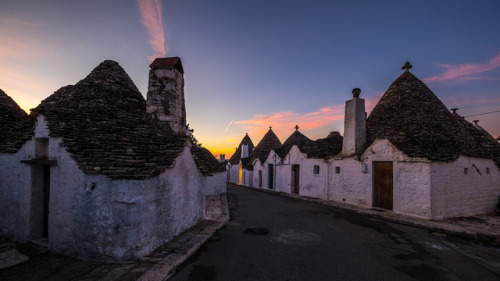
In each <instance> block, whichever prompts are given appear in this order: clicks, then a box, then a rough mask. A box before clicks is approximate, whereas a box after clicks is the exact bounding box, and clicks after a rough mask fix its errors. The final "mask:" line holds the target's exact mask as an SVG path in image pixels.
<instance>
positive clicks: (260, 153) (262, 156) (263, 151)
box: [245, 128, 281, 170]
mask: <svg viewBox="0 0 500 281" xmlns="http://www.w3.org/2000/svg"><path fill="white" fill-rule="evenodd" d="M280 147H281V141H280V140H279V139H278V137H277V136H276V134H275V133H274V132H273V130H272V128H269V131H267V133H266V134H265V135H264V137H263V138H262V139H261V140H260V142H259V144H258V145H257V146H256V147H255V149H254V150H253V151H252V154H251V155H250V161H248V163H247V165H246V167H245V168H246V169H247V170H253V165H252V163H253V161H254V160H255V159H259V160H260V163H264V162H265V161H266V159H267V156H269V153H270V152H271V150H273V149H278V148H280Z"/></svg>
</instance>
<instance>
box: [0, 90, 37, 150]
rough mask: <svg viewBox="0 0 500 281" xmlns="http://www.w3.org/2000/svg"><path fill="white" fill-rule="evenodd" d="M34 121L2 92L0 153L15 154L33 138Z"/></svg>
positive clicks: (0, 92) (0, 93) (0, 96)
mask: <svg viewBox="0 0 500 281" xmlns="http://www.w3.org/2000/svg"><path fill="white" fill-rule="evenodd" d="M33 125H34V122H32V119H31V118H29V117H28V114H26V112H24V110H22V109H21V108H20V107H19V106H18V105H17V103H16V102H15V101H14V100H13V99H12V98H11V97H9V96H8V95H7V94H6V93H5V92H4V91H2V90H0V153H15V152H17V151H18V150H19V149H20V148H21V146H22V145H23V144H24V143H25V142H26V141H27V140H29V139H30V138H31V137H32V136H33Z"/></svg>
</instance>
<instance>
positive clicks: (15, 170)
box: [0, 120, 224, 261]
mask: <svg viewBox="0 0 500 281" xmlns="http://www.w3.org/2000/svg"><path fill="white" fill-rule="evenodd" d="M47 136H48V130H47V129H46V126H45V122H43V120H39V122H38V123H37V129H36V130H35V137H37V138H38V137H47ZM60 144H61V139H55V138H50V139H49V159H52V160H57V165H55V166H52V167H51V170H50V174H51V178H50V203H49V237H48V240H49V244H50V248H51V249H52V250H54V251H55V252H59V253H64V254H68V255H73V256H78V257H80V258H95V259H102V260H111V261H123V260H130V259H134V258H136V257H138V256H142V255H145V254H147V253H149V252H151V251H152V250H153V249H154V248H156V247H157V246H159V245H161V244H163V243H165V242H167V241H168V240H170V239H171V238H173V237H174V236H175V235H177V234H180V233H181V232H182V231H184V230H186V229H187V228H189V227H191V226H193V225H194V224H196V223H197V222H198V221H199V220H200V219H202V218H203V217H204V195H203V188H202V187H203V176H202V175H201V173H200V172H199V170H198V168H197V167H196V164H195V162H194V160H193V157H192V155H191V152H190V150H189V149H188V148H185V149H184V151H183V152H182V153H181V154H180V155H179V156H178V157H177V159H176V160H175V165H174V166H173V167H172V168H171V169H168V170H166V171H165V172H164V173H162V174H160V175H159V176H157V177H154V178H151V179H147V180H113V179H110V178H107V177H105V176H102V175H87V174H84V173H83V172H82V171H81V170H80V169H79V168H78V166H77V164H76V162H75V161H74V160H73V159H72V158H71V156H70V155H69V153H67V151H66V150H65V149H64V148H63V147H62V146H61V145H60ZM33 154H34V142H33V141H30V142H27V143H26V144H25V145H24V146H23V148H22V149H21V150H20V151H19V152H18V153H16V154H14V155H4V154H2V155H0V168H1V169H0V175H1V177H2V178H1V179H2V180H1V181H0V195H1V196H2V197H1V201H2V204H0V214H1V218H2V219H1V222H0V228H1V230H2V233H3V234H6V235H8V236H9V237H13V238H15V239H18V240H27V239H29V238H31V237H30V233H31V232H33V231H34V230H33V229H30V222H29V219H30V218H32V217H33V216H36V214H34V213H33V211H31V213H30V210H32V208H33V206H32V205H33V204H32V202H31V201H30V194H32V193H33V191H32V190H31V189H32V184H31V182H30V179H31V176H30V171H31V167H30V166H28V165H25V164H21V163H19V160H21V159H29V158H34V157H33ZM18 163H19V164H18ZM222 175H223V177H222V179H223V180H224V173H222ZM4 202H5V203H4ZM37 231H38V232H40V230H37ZM35 232H36V231H35Z"/></svg>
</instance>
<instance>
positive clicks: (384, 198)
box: [373, 162, 393, 210]
mask: <svg viewBox="0 0 500 281" xmlns="http://www.w3.org/2000/svg"><path fill="white" fill-rule="evenodd" d="M392 171H393V170H392V162H373V206H374V207H380V208H384V209H389V210H392V194H393V186H392V178H393V172H392Z"/></svg>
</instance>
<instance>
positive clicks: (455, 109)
mask: <svg viewBox="0 0 500 281" xmlns="http://www.w3.org/2000/svg"><path fill="white" fill-rule="evenodd" d="M450 110H451V114H458V113H457V110H459V108H458V107H455V108H450Z"/></svg>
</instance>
